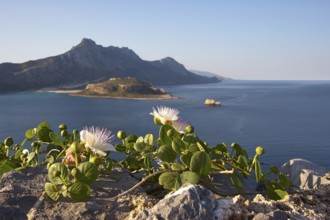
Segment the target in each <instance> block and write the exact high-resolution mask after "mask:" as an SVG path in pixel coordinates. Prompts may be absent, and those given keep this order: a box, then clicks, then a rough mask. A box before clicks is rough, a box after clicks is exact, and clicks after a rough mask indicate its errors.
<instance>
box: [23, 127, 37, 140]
mask: <svg viewBox="0 0 330 220" xmlns="http://www.w3.org/2000/svg"><path fill="white" fill-rule="evenodd" d="M35 135H36V129H35V128H31V129H29V130H27V131H26V132H25V137H26V138H27V139H29V140H30V139H32V138H33V137H34V136H35Z"/></svg>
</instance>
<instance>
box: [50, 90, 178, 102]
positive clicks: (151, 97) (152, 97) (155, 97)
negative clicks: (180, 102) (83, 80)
mask: <svg viewBox="0 0 330 220" xmlns="http://www.w3.org/2000/svg"><path fill="white" fill-rule="evenodd" d="M81 91H82V90H81V89H72V90H46V91H45V92H49V93H59V94H68V95H70V96H80V97H86V98H105V99H128V100H168V99H176V98H177V97H175V96H173V95H170V94H165V95H149V96H148V95H146V96H148V97H124V96H98V95H84V94H79V92H81Z"/></svg>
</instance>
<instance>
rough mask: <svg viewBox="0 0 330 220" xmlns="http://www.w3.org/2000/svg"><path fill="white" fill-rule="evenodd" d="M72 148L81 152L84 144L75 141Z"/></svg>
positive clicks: (76, 152)
mask: <svg viewBox="0 0 330 220" xmlns="http://www.w3.org/2000/svg"><path fill="white" fill-rule="evenodd" d="M70 150H71V151H72V152H73V153H75V154H79V153H80V152H81V150H82V146H81V144H80V143H79V142H78V141H74V142H72V144H71V145H70Z"/></svg>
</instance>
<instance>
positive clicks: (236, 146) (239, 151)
mask: <svg viewBox="0 0 330 220" xmlns="http://www.w3.org/2000/svg"><path fill="white" fill-rule="evenodd" d="M231 147H232V148H233V149H234V150H235V152H236V157H237V158H238V157H239V156H240V155H242V156H244V157H246V158H249V155H248V154H247V152H246V151H245V150H244V149H243V148H242V147H241V146H240V145H239V144H238V143H232V144H231Z"/></svg>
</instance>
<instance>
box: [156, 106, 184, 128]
mask: <svg viewBox="0 0 330 220" xmlns="http://www.w3.org/2000/svg"><path fill="white" fill-rule="evenodd" d="M179 113H180V111H179V110H178V109H176V108H170V107H166V106H157V109H155V108H153V111H152V112H151V113H150V115H152V116H154V117H155V118H156V119H158V120H160V122H161V123H162V124H169V123H171V122H173V121H176V120H178V119H179V117H178V115H179Z"/></svg>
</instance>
